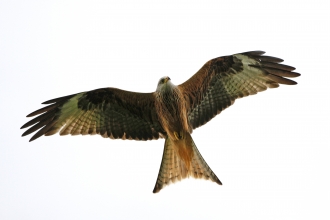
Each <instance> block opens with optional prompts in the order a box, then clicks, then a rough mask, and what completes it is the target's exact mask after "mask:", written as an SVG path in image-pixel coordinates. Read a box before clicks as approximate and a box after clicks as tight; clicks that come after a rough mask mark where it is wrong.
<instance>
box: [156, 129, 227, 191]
mask: <svg viewBox="0 0 330 220" xmlns="http://www.w3.org/2000/svg"><path fill="white" fill-rule="evenodd" d="M189 176H191V177H194V178H199V179H201V178H204V179H209V180H211V181H213V182H216V183H218V184H219V185H222V183H221V182H220V180H219V179H218V177H217V176H216V175H215V174H214V173H213V171H212V170H211V168H210V167H209V166H208V165H207V163H206V162H205V160H204V159H203V157H202V155H201V154H200V153H199V151H198V149H197V147H196V145H195V143H194V141H193V139H192V138H191V135H190V134H189V133H188V132H187V133H186V134H185V135H184V138H183V139H181V140H171V139H170V138H169V137H167V138H166V140H165V146H164V152H163V159H162V163H161V165H160V169H159V173H158V178H157V181H156V185H155V188H154V190H153V192H154V193H157V192H159V191H160V190H161V189H162V188H164V186H166V185H168V184H170V183H174V182H176V181H180V180H182V179H185V178H187V177H189Z"/></svg>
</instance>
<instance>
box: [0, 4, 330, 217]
mask: <svg viewBox="0 0 330 220" xmlns="http://www.w3.org/2000/svg"><path fill="white" fill-rule="evenodd" d="M50 2H51V1H1V3H0V4H1V7H0V73H1V93H0V101H1V108H0V113H1V115H2V126H1V127H0V133H1V140H2V141H1V147H0V219H49V220H51V219H178V218H181V219H254V220H258V219H263V220H264V219H267V220H269V219H329V217H330V215H329V204H330V188H329V184H330V181H329V167H330V164H329V153H330V150H329V147H330V141H329V131H330V126H329V124H330V121H329V112H330V108H329V107H330V106H329V97H328V94H329V91H328V89H327V88H328V82H329V80H330V77H329V75H330V73H329V67H328V64H329V58H328V56H329V55H328V52H329V49H330V48H329V39H330V34H329V33H330V32H329V21H330V16H329V12H328V8H329V5H328V4H327V3H326V1H318V0H314V1H299V2H298V1H287V0H286V1H281V0H279V1H271V2H268V3H267V2H266V1H214V2H208V1H200V3H192V2H191V1H181V3H178V2H177V1H174V2H170V1H166V3H159V2H158V3H155V1H121V3H115V2H112V1H68V0H65V1H53V3H50ZM164 2H165V1H164ZM249 50H264V51H266V52H267V55H270V56H276V57H280V58H283V59H284V60H285V62H284V64H288V65H292V66H295V67H296V68H297V72H300V73H301V74H302V76H301V77H299V78H297V79H296V81H297V82H298V83H299V84H298V85H297V86H281V87H280V88H279V89H273V90H268V91H266V92H263V93H260V94H258V95H256V96H251V97H247V98H244V99H240V100H237V101H236V103H235V104H234V105H233V106H232V107H230V108H229V109H227V110H225V111H224V112H222V113H221V114H220V115H218V116H217V117H216V118H215V119H213V120H212V121H211V122H209V123H208V124H206V125H205V126H203V127H202V128H199V129H197V130H195V131H194V133H193V135H192V136H193V138H194V140H195V143H196V145H197V146H198V148H199V150H200V152H201V154H202V155H203V157H204V158H205V160H206V161H207V163H208V164H209V165H210V167H211V168H212V169H213V171H214V172H215V173H216V174H217V176H218V177H219V179H220V180H221V181H222V183H223V186H219V185H217V184H215V183H212V182H209V181H205V180H195V179H188V180H184V181H181V182H179V183H176V184H174V185H170V186H168V187H166V188H165V189H163V190H162V191H161V192H160V193H158V194H153V193H152V189H153V187H154V184H155V181H156V177H157V174H158V170H159V166H160V162H161V157H162V151H163V144H164V140H158V141H148V142H137V141H122V140H110V139H103V138H101V137H99V136H84V137H82V136H75V137H71V136H63V137H60V136H59V135H54V136H51V137H41V138H40V139H38V140H36V141H34V142H31V143H29V142H28V140H29V138H30V137H31V136H29V137H24V138H22V137H20V136H21V134H22V133H23V132H24V131H22V130H20V129H19V128H20V127H21V126H22V125H23V124H24V123H25V122H27V120H28V119H27V118H25V115H27V114H28V113H30V112H32V111H34V110H36V109H39V108H41V107H42V105H41V104H40V103H41V102H43V101H46V100H49V99H51V98H56V97H60V96H64V95H68V94H73V93H77V92H82V91H88V90H92V89H96V88H101V87H118V88H122V89H126V90H132V91H138V92H151V91H154V90H155V89H156V86H157V82H158V79H159V78H160V77H162V76H165V75H168V76H170V77H171V79H172V82H173V83H174V84H180V83H182V82H183V81H185V80H186V79H188V78H189V77H190V76H191V75H192V74H194V73H195V72H196V71H197V70H198V69H199V68H200V67H201V66H202V65H203V64H204V63H205V62H206V61H207V60H209V59H211V58H214V57H217V56H222V55H229V54H233V53H239V52H244V51H249Z"/></svg>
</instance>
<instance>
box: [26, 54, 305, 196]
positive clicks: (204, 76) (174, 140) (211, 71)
mask: <svg viewBox="0 0 330 220" xmlns="http://www.w3.org/2000/svg"><path fill="white" fill-rule="evenodd" d="M262 54H264V52H262V51H251V52H246V53H240V54H234V55H231V56H224V57H218V58H215V59H212V60H210V61H208V62H207V63H206V64H205V65H204V66H203V67H202V68H201V69H200V70H199V71H198V72H197V73H196V74H195V75H193V76H192V77H191V78H190V79H188V80H187V81H186V82H184V83H182V84H181V85H178V86H175V85H173V84H172V82H171V80H170V78H169V77H163V78H161V79H160V80H159V83H158V86H157V90H156V91H155V92H153V93H135V92H129V91H124V90H120V89H116V88H102V89H96V90H92V91H89V92H82V93H77V94H73V95H69V96H65V97H61V98H56V99H52V100H49V101H46V102H44V103H43V104H50V105H48V106H46V107H44V108H41V109H39V110H37V111H35V112H32V113H31V114H29V115H28V116H27V117H31V116H37V115H39V116H37V117H36V118H34V119H32V120H31V121H29V122H27V123H26V124H24V125H23V126H22V127H21V128H27V127H30V128H29V129H28V130H26V131H25V132H24V133H23V136H25V135H28V134H31V133H33V132H35V131H37V132H36V133H35V134H34V135H33V136H32V138H31V139H30V141H33V140H35V139H37V138H39V137H41V136H42V135H45V136H48V135H53V134H55V133H57V132H59V133H60V135H67V134H71V135H78V134H82V135H86V134H91V135H92V134H100V135H101V136H102V137H109V138H113V139H117V138H120V139H131V140H153V139H158V138H165V146H164V153H163V159H162V162H161V166H160V170H159V174H158V178H157V181H156V185H155V188H154V191H153V192H154V193H156V192H159V191H160V190H161V189H162V188H163V187H164V186H166V185H168V184H170V183H171V182H175V181H177V180H181V179H184V178H187V177H189V176H191V177H194V178H204V179H209V180H211V181H213V182H216V183H218V184H220V185H221V182H220V180H219V179H218V178H217V176H216V175H215V174H214V173H213V171H212V170H211V168H210V167H209V166H208V165H207V163H206V162H205V160H204V159H203V158H202V156H201V154H200V153H199V151H198V149H197V147H196V145H195V143H194V141H193V139H192V137H191V133H192V131H193V129H195V128H197V127H199V126H201V125H203V124H205V123H207V122H208V121H209V120H211V119H212V118H213V117H214V116H216V115H217V114H219V113H220V112H221V111H222V110H224V109H225V108H227V107H229V106H230V105H232V104H233V103H234V101H235V99H237V98H242V97H245V96H248V95H253V94H256V93H257V92H261V91H264V90H266V89H267V88H276V87H278V86H279V84H287V85H294V84H296V82H294V81H292V80H290V79H287V78H285V77H297V76H299V75H300V74H299V73H295V72H292V71H293V70H294V69H295V68H294V67H291V66H287V65H283V64H279V63H280V62H282V61H283V60H282V59H279V58H275V57H270V56H262Z"/></svg>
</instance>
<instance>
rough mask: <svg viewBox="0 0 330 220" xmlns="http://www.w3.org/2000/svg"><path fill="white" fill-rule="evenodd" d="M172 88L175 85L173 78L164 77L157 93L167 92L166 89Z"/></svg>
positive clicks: (159, 82)
mask: <svg viewBox="0 0 330 220" xmlns="http://www.w3.org/2000/svg"><path fill="white" fill-rule="evenodd" d="M172 86H173V84H172V82H171V78H170V77H168V76H164V77H162V78H160V80H159V81H158V85H157V91H162V90H165V89H166V88H171V87H172Z"/></svg>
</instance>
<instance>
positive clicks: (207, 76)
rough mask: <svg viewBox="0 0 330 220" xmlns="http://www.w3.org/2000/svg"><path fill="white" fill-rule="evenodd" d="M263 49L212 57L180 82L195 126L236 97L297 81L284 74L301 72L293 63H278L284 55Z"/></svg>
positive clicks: (190, 118) (212, 115) (192, 123)
mask: <svg viewBox="0 0 330 220" xmlns="http://www.w3.org/2000/svg"><path fill="white" fill-rule="evenodd" d="M264 53H265V52H263V51H251V52H245V53H240V54H234V55H231V56H223V57H218V58H215V59H212V60H210V61H208V62H207V63H206V64H205V65H204V66H203V67H202V68H201V69H200V70H199V71H198V72H197V73H196V74H195V75H193V76H192V77H191V78H190V79H188V80H187V81H186V82H184V83H183V84H181V85H179V86H178V87H179V89H180V90H181V91H182V92H183V94H184V96H185V99H186V102H187V109H188V119H189V121H190V124H191V125H192V127H193V128H197V127H199V126H201V125H203V124H205V123H207V122H208V121H209V120H211V119H212V118H213V117H214V116H216V115H217V114H219V113H220V112H221V111H222V110H224V109H225V108H227V107H229V106H230V105H232V104H233V103H234V101H235V99H237V98H242V97H245V96H248V95H253V94H256V93H258V92H261V91H264V90H266V89H267V88H276V87H278V86H279V84H287V85H294V84H296V82H295V81H292V80H290V79H287V78H285V77H297V76H299V75H300V74H299V73H295V72H292V71H293V70H294V69H295V68H294V67H291V66H287V65H283V64H279V63H280V62H282V61H283V60H282V59H279V58H276V57H270V56H263V55H262V54H264Z"/></svg>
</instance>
